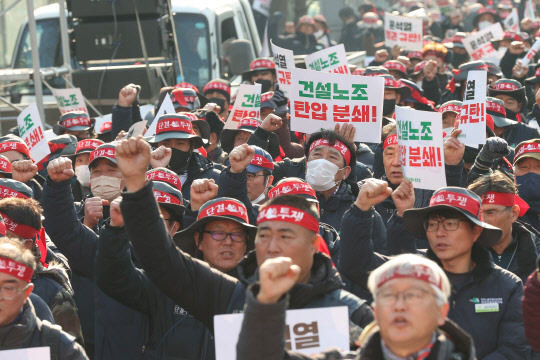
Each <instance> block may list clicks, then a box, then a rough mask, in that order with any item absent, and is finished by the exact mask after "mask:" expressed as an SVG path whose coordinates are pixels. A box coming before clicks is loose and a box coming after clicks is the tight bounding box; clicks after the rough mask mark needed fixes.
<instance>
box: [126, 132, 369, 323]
mask: <svg viewBox="0 0 540 360" xmlns="http://www.w3.org/2000/svg"><path fill="white" fill-rule="evenodd" d="M117 159H118V165H119V167H120V169H121V171H122V172H123V174H124V177H125V180H126V188H127V192H125V193H124V194H123V200H122V205H121V208H122V214H123V217H124V222H125V228H126V230H127V232H128V236H129V239H130V241H131V243H132V244H133V246H134V249H135V252H136V255H137V257H138V258H139V259H140V261H141V264H142V266H143V268H144V269H145V271H146V273H147V274H148V276H149V278H150V279H152V281H153V282H154V283H155V284H156V285H157V286H158V288H160V289H161V290H162V291H163V292H164V293H165V294H166V295H167V296H169V297H170V298H171V299H173V300H174V301H175V303H176V304H178V305H180V306H182V307H183V308H184V309H186V310H187V311H188V312H189V313H190V314H193V315H194V316H195V317H197V318H198V319H199V320H201V321H202V322H203V323H204V324H205V325H207V327H208V328H209V329H213V319H214V315H216V314H221V313H231V312H235V311H237V310H240V309H242V308H243V305H244V299H245V289H246V286H247V284H249V283H251V282H253V280H254V279H255V278H256V276H257V268H258V266H259V265H261V264H262V263H263V262H264V260H266V259H269V258H274V257H278V256H287V257H290V258H291V259H292V260H293V263H295V264H297V265H299V266H300V267H301V268H302V272H301V275H300V277H299V280H298V282H297V283H298V284H297V285H296V286H295V289H294V292H295V296H293V297H292V298H291V303H290V304H291V308H305V307H309V306H310V304H311V305H314V301H317V306H319V307H324V306H335V305H338V304H340V305H347V306H348V307H349V314H351V315H350V320H351V322H352V323H354V324H355V326H353V329H356V330H358V328H357V326H359V327H362V328H363V327H365V326H366V325H367V324H368V323H369V322H371V320H372V314H371V309H370V308H369V306H368V305H367V303H365V302H363V301H362V300H360V299H358V298H356V297H354V296H353V295H352V294H348V293H347V292H345V291H344V290H342V289H341V288H342V283H341V280H338V279H339V277H337V273H336V272H335V269H334V268H333V267H332V265H331V260H330V259H329V258H328V257H327V256H324V255H321V254H319V253H318V252H317V249H318V243H319V241H320V238H319V236H318V234H317V233H318V230H319V221H318V214H317V211H316V209H315V207H314V205H313V204H312V203H310V202H309V201H307V200H306V199H303V198H302V197H299V196H285V195H283V196H279V197H277V198H274V199H272V200H271V201H269V202H268V203H267V204H266V205H265V206H264V207H262V208H261V211H260V213H259V216H258V218H257V227H258V234H257V237H256V238H255V251H252V252H250V253H249V254H248V255H247V256H246V257H245V258H244V259H243V260H242V261H241V262H240V264H239V265H238V274H239V277H240V280H237V279H234V278H231V277H229V276H226V275H224V274H223V273H221V272H218V271H215V270H212V269H210V268H209V267H208V266H207V265H205V264H202V263H200V262H199V261H198V260H194V259H192V258H191V257H190V256H188V255H187V254H185V253H183V252H181V251H179V250H178V249H177V248H176V246H175V245H174V243H173V242H172V241H171V239H170V238H169V237H168V236H167V233H166V229H165V228H164V226H163V223H162V222H160V221H158V220H157V219H158V218H159V212H158V209H157V206H156V204H155V200H154V197H153V194H152V191H151V184H147V183H146V182H145V176H144V174H145V171H146V169H147V167H148V164H149V162H150V146H149V144H148V143H146V142H145V141H144V140H143V139H142V138H141V137H139V138H131V139H128V140H124V141H122V142H121V143H120V145H119V146H118V148H117ZM218 210H219V209H216V210H215V211H216V212H217V211H218ZM150 238H151V239H153V240H152V241H151V242H149V241H148V239H150ZM172 283H174V284H175V286H170V284H172ZM307 284H309V285H307ZM188 289H189V290H188ZM308 289H309V290H308ZM345 297H347V298H348V299H349V300H350V301H348V302H347V304H345V303H344V302H343V301H342V300H340V299H344V298H345Z"/></svg>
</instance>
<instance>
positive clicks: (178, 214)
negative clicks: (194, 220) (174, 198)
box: [158, 202, 185, 221]
mask: <svg viewBox="0 0 540 360" xmlns="http://www.w3.org/2000/svg"><path fill="white" fill-rule="evenodd" d="M158 204H159V205H161V206H163V207H164V208H165V209H166V210H167V211H168V212H172V213H173V214H174V217H175V218H176V220H178V221H180V220H181V219H182V218H183V217H184V210H185V207H184V206H182V205H179V204H170V203H163V202H158Z"/></svg>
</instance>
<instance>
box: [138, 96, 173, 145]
mask: <svg viewBox="0 0 540 360" xmlns="http://www.w3.org/2000/svg"><path fill="white" fill-rule="evenodd" d="M175 113H176V111H175V110H174V105H173V103H172V100H171V97H170V95H169V94H167V95H165V98H163V102H162V103H161V106H160V107H159V110H158V112H157V113H156V116H155V117H154V120H153V121H152V123H151V124H150V126H149V127H148V130H147V131H146V134H145V136H154V135H156V127H157V121H158V119H159V117H160V116H161V115H164V114H175Z"/></svg>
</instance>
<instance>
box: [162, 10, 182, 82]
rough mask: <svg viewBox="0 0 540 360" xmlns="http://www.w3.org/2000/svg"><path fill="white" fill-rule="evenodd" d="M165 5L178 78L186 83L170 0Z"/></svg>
mask: <svg viewBox="0 0 540 360" xmlns="http://www.w3.org/2000/svg"><path fill="white" fill-rule="evenodd" d="M167 5H168V6H169V21H170V22H171V28H172V35H173V41H174V50H176V57H177V60H178V67H179V69H180V76H181V77H182V82H184V81H186V78H184V69H183V68H182V58H181V57H180V45H178V38H177V36H176V25H175V24H174V15H173V11H172V5H171V0H167Z"/></svg>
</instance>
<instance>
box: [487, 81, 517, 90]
mask: <svg viewBox="0 0 540 360" xmlns="http://www.w3.org/2000/svg"><path fill="white" fill-rule="evenodd" d="M492 89H493V90H503V91H516V90H519V89H521V88H520V87H518V86H517V85H516V84H512V83H507V82H500V83H498V84H495V85H494V86H493V88H492Z"/></svg>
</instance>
